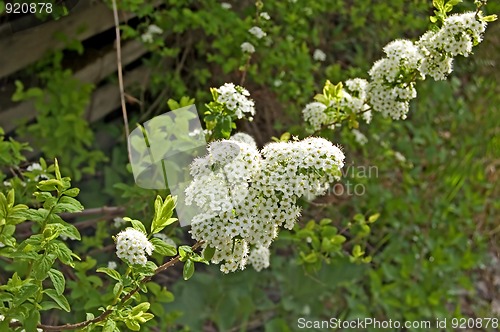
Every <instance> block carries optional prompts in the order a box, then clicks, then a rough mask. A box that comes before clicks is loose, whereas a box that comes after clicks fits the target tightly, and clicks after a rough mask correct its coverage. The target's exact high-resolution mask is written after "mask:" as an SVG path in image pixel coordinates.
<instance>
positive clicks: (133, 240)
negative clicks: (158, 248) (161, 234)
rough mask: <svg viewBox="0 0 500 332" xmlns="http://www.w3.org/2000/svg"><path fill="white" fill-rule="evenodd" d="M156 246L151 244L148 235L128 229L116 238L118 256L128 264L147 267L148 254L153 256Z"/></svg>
mask: <svg viewBox="0 0 500 332" xmlns="http://www.w3.org/2000/svg"><path fill="white" fill-rule="evenodd" d="M153 250H154V245H153V244H152V243H151V242H149V240H148V238H147V237H146V234H144V233H142V232H140V231H138V230H136V229H134V228H130V227H129V228H127V229H126V230H124V231H121V232H120V233H118V235H117V236H116V255H117V256H118V257H119V258H121V259H122V260H124V261H125V262H127V263H128V264H139V265H145V264H146V263H147V261H148V259H147V257H146V254H147V255H149V256H151V254H152V253H153Z"/></svg>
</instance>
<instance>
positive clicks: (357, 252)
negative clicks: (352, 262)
mask: <svg viewBox="0 0 500 332" xmlns="http://www.w3.org/2000/svg"><path fill="white" fill-rule="evenodd" d="M364 253H365V252H364V251H363V250H361V246H360V245H359V244H356V245H355V246H354V248H353V249H352V256H353V257H354V258H359V257H361V256H363V255H364Z"/></svg>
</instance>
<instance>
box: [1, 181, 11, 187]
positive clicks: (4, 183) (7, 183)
mask: <svg viewBox="0 0 500 332" xmlns="http://www.w3.org/2000/svg"><path fill="white" fill-rule="evenodd" d="M3 185H4V186H5V187H10V186H12V185H11V184H10V182H9V181H4V182H3Z"/></svg>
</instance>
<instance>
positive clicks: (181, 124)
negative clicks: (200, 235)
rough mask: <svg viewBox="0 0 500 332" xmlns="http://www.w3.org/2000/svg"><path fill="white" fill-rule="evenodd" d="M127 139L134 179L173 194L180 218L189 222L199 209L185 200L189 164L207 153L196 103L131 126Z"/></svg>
mask: <svg viewBox="0 0 500 332" xmlns="http://www.w3.org/2000/svg"><path fill="white" fill-rule="evenodd" d="M128 140H129V143H130V147H131V166H132V173H133V175H134V180H135V183H136V184H137V185H138V186H139V187H141V188H145V189H168V190H169V191H170V193H171V194H172V195H176V196H177V197H178V200H177V202H178V203H177V204H178V205H177V208H176V210H177V215H178V218H179V222H180V224H181V226H186V225H188V224H189V223H190V221H191V219H192V217H193V216H195V215H196V214H199V213H201V212H202V211H199V209H198V208H197V207H196V206H195V205H193V206H186V205H185V204H184V202H185V199H184V198H185V189H186V188H187V186H188V185H189V184H190V183H191V182H192V180H193V178H192V176H191V174H190V171H189V170H190V165H191V163H192V162H193V160H195V159H196V158H197V157H201V156H204V155H206V153H207V142H206V140H205V135H204V133H203V128H202V126H201V122H200V119H199V117H198V112H197V110H196V106H194V105H191V106H187V107H182V108H179V109H176V110H174V111H171V112H169V113H165V114H162V115H159V116H156V117H154V118H153V119H151V120H149V121H147V122H145V123H143V124H142V125H141V126H139V127H138V128H136V129H135V130H133V131H132V132H131V133H130V135H129V137H128Z"/></svg>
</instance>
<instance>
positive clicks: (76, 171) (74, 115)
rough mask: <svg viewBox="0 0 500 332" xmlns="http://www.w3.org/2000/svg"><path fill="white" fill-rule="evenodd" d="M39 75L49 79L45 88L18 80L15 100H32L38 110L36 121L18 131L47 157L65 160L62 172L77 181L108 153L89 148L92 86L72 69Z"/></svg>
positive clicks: (91, 138)
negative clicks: (27, 86) (87, 108)
mask: <svg viewBox="0 0 500 332" xmlns="http://www.w3.org/2000/svg"><path fill="white" fill-rule="evenodd" d="M40 76H41V77H42V78H43V79H44V81H45V82H46V86H45V87H44V88H43V89H41V88H29V89H25V88H24V85H23V84H22V83H21V82H20V81H16V86H17V90H16V92H15V93H14V95H13V96H12V100H14V101H22V100H31V101H33V102H34V105H35V108H36V109H37V112H38V116H37V122H36V123H33V124H31V125H28V126H27V127H26V128H20V130H19V131H20V132H21V133H22V134H23V135H25V136H27V137H30V138H31V139H33V140H34V142H35V145H36V146H37V147H38V148H39V149H40V150H41V151H42V152H43V153H44V154H45V155H46V156H47V157H48V158H54V157H58V158H60V159H61V160H63V162H64V164H65V165H67V166H66V168H64V169H63V171H64V172H65V173H70V172H71V173H72V175H73V176H74V177H75V178H76V179H77V180H78V179H80V178H81V176H82V174H83V173H94V172H95V167H96V165H97V163H98V162H100V161H103V160H105V156H104V154H103V153H102V152H101V151H98V150H91V149H90V148H91V147H92V146H93V144H94V142H93V140H94V135H93V133H92V131H91V130H90V128H89V125H88V122H87V121H86V120H85V119H84V114H85V110H86V107H87V105H88V102H89V100H90V96H91V92H92V89H93V86H92V85H90V84H82V83H81V82H79V81H78V80H77V79H75V78H73V77H72V73H71V71H70V70H61V69H57V68H51V69H49V70H47V71H46V72H44V73H42V74H40Z"/></svg>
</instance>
